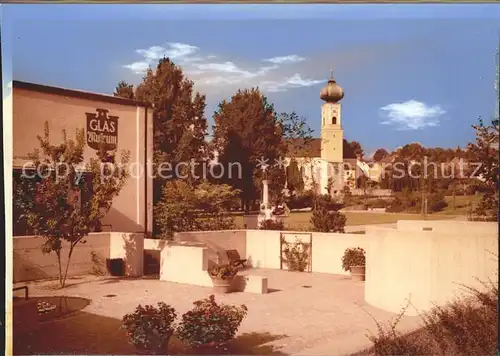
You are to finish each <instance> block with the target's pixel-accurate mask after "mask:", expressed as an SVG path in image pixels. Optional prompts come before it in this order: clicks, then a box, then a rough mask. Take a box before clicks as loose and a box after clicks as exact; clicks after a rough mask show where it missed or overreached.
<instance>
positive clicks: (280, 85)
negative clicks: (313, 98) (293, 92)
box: [261, 73, 326, 92]
mask: <svg viewBox="0 0 500 356" xmlns="http://www.w3.org/2000/svg"><path fill="white" fill-rule="evenodd" d="M325 81H326V80H315V79H302V77H301V76H300V74H299V73H295V74H294V75H292V76H291V77H288V78H284V79H283V80H282V81H264V82H262V83H261V86H262V88H263V89H267V90H268V91H270V92H283V91H287V90H288V89H293V88H300V87H310V86H313V85H317V84H320V83H323V82H325Z"/></svg>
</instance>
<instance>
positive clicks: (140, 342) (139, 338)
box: [122, 302, 177, 354]
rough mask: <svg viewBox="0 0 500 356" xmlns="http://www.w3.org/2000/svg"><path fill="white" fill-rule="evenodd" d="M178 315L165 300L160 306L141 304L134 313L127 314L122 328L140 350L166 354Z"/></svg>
mask: <svg viewBox="0 0 500 356" xmlns="http://www.w3.org/2000/svg"><path fill="white" fill-rule="evenodd" d="M176 317H177V314H176V312H175V309H174V308H172V307H171V306H169V305H167V304H165V303H163V302H159V303H158V308H155V307H153V306H152V305H146V306H144V307H143V306H142V305H139V306H137V308H135V311H134V312H133V313H131V314H125V316H124V317H123V319H122V328H123V329H125V331H126V332H127V336H128V337H129V340H130V343H132V344H133V345H134V346H135V347H136V348H137V349H138V350H141V351H147V352H148V353H152V354H166V352H167V351H168V349H167V348H168V342H169V340H170V338H171V337H172V335H173V334H174V331H175V324H174V323H175V319H176Z"/></svg>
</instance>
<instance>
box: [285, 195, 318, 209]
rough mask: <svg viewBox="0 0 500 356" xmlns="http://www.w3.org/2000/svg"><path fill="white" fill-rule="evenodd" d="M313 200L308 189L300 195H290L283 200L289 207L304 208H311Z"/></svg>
mask: <svg viewBox="0 0 500 356" xmlns="http://www.w3.org/2000/svg"><path fill="white" fill-rule="evenodd" d="M313 200H314V194H313V192H312V191H310V190H309V191H306V192H304V193H302V194H300V195H292V196H291V197H289V198H288V199H287V200H286V201H285V204H286V205H287V206H288V207H289V208H290V209H305V208H312V206H313Z"/></svg>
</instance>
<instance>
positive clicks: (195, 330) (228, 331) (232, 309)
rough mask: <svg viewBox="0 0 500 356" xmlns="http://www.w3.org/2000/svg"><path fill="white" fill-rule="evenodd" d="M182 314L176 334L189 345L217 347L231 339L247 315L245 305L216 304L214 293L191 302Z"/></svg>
mask: <svg viewBox="0 0 500 356" xmlns="http://www.w3.org/2000/svg"><path fill="white" fill-rule="evenodd" d="M193 304H194V305H195V307H194V308H193V309H192V310H190V311H188V312H187V313H185V314H184V315H183V316H182V321H181V322H180V323H179V326H178V328H177V333H176V336H177V337H178V338H179V339H180V340H181V341H182V342H184V343H185V344H186V345H188V346H190V347H213V348H218V347H220V346H222V345H223V344H225V343H226V342H228V341H229V340H232V339H233V338H234V336H235V335H236V332H237V331H238V328H239V327H240V325H241V322H242V321H243V319H244V318H245V316H246V315H247V310H248V309H247V307H246V306H245V305H241V306H239V307H238V306H233V305H224V304H217V303H216V302H215V297H214V295H211V296H210V297H208V298H206V299H202V300H198V301H196V302H194V303H193Z"/></svg>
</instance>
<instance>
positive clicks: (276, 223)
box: [259, 219, 285, 230]
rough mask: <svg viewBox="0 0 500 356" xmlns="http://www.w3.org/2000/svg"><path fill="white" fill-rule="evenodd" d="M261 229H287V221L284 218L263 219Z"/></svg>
mask: <svg viewBox="0 0 500 356" xmlns="http://www.w3.org/2000/svg"><path fill="white" fill-rule="evenodd" d="M259 230H285V223H284V222H283V220H273V219H267V220H263V221H261V222H260V224H259Z"/></svg>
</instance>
